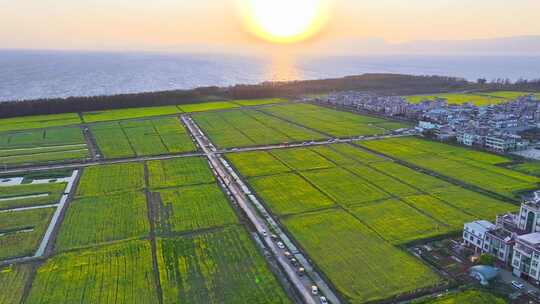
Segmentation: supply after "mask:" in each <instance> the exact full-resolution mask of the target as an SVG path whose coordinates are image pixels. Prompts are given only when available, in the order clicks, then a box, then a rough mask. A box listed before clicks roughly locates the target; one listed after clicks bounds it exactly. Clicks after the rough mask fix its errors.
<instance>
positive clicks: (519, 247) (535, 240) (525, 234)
mask: <svg viewBox="0 0 540 304" xmlns="http://www.w3.org/2000/svg"><path fill="white" fill-rule="evenodd" d="M463 241H464V243H465V244H466V245H467V246H469V247H472V248H474V250H475V252H477V253H487V254H490V255H492V256H494V257H495V258H497V260H498V261H499V262H500V264H503V265H506V266H507V267H510V268H511V269H512V272H513V273H514V274H515V275H516V276H519V277H522V278H526V279H530V281H532V282H533V283H536V284H540V193H539V192H537V193H536V194H535V197H534V198H533V199H531V200H530V201H527V202H524V203H523V204H521V208H520V210H519V212H518V213H507V214H502V215H499V216H497V220H496V222H495V223H491V222H489V221H485V220H479V221H474V222H471V223H466V224H465V225H464V229H463Z"/></svg>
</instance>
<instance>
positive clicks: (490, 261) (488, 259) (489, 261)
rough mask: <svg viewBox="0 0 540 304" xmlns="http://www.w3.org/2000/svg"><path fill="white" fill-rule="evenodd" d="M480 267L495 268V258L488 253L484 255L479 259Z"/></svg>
mask: <svg viewBox="0 0 540 304" xmlns="http://www.w3.org/2000/svg"><path fill="white" fill-rule="evenodd" d="M478 264H479V265H486V266H493V265H494V264H495V257H494V256H492V255H491V254H488V253H483V254H482V255H480V258H479V259H478Z"/></svg>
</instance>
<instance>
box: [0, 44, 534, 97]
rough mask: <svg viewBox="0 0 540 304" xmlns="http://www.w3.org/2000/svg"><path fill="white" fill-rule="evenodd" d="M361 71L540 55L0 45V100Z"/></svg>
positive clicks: (478, 69)
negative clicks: (266, 53) (267, 53)
mask: <svg viewBox="0 0 540 304" xmlns="http://www.w3.org/2000/svg"><path fill="white" fill-rule="evenodd" d="M363 73H402V74H413V75H445V76H455V77H463V78H466V79H468V80H473V81H474V80H476V79H477V78H486V79H488V80H492V79H496V78H509V79H511V80H517V79H520V78H523V79H538V78H540V56H428V55H388V56H382V55H381V56H332V57H317V56H302V57H296V58H295V57H290V56H289V57H285V56H281V57H270V58H269V57H263V56H232V55H214V54H212V55H203V54H199V55H186V54H157V53H133V52H132V53H127V52H126V53H119V52H114V53H113V52H71V51H70V52H68V51H23V50H21V51H17V50H4V51H0V101H8V100H9V101H11V100H25V99H37V98H55V97H69V96H93V95H111V94H120V93H137V92H148V91H162V90H174V89H190V88H195V87H199V86H230V85H235V84H254V83H260V82H263V81H271V80H297V79H298V80H299V79H321V78H333V77H342V76H349V75H358V74H363Z"/></svg>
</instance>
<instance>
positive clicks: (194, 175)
mask: <svg viewBox="0 0 540 304" xmlns="http://www.w3.org/2000/svg"><path fill="white" fill-rule="evenodd" d="M148 171H149V175H150V181H149V183H150V188H152V189H158V188H168V187H176V186H189V185H197V184H207V183H213V182H214V181H215V178H214V175H213V174H212V171H210V168H209V167H208V162H207V160H206V159H205V158H202V157H188V158H175V159H169V160H161V161H150V162H148Z"/></svg>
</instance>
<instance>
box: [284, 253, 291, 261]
mask: <svg viewBox="0 0 540 304" xmlns="http://www.w3.org/2000/svg"><path fill="white" fill-rule="evenodd" d="M283 255H285V257H286V258H287V259H289V260H290V259H292V258H293V255H292V254H291V253H290V252H289V251H285V252H284V253H283Z"/></svg>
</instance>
